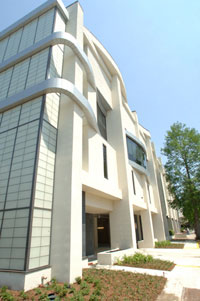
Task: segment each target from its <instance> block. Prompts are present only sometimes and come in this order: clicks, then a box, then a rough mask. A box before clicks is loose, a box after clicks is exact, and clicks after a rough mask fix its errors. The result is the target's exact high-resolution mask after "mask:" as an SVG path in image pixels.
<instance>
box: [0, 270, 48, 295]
mask: <svg viewBox="0 0 200 301" xmlns="http://www.w3.org/2000/svg"><path fill="white" fill-rule="evenodd" d="M50 280H51V268H47V269H44V270H40V271H34V272H30V273H28V274H25V273H23V272H0V287H2V286H4V285H6V286H8V288H10V289H12V290H24V291H28V290H31V289H33V288H35V287H37V286H38V285H40V284H42V283H43V284H45V283H46V282H48V281H50Z"/></svg>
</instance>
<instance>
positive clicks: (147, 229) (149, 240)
mask: <svg viewBox="0 0 200 301" xmlns="http://www.w3.org/2000/svg"><path fill="white" fill-rule="evenodd" d="M147 189H148V188H147V183H146V181H145V182H144V199H145V200H146V203H147V210H142V211H140V213H141V219H142V230H143V239H144V240H143V241H139V242H138V246H139V248H153V247H154V244H155V242H154V229H153V223H152V216H151V210H150V204H149V198H148V190H147Z"/></svg>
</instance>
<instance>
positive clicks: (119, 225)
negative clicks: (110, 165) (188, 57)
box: [0, 189, 179, 290]
mask: <svg viewBox="0 0 200 301" xmlns="http://www.w3.org/2000/svg"><path fill="white" fill-rule="evenodd" d="M88 190H89V189H88ZM79 209H80V208H79ZM80 212H81V214H82V229H80V228H78V227H80V220H79V218H80ZM80 212H74V215H73V216H74V220H73V221H71V223H73V224H72V226H71V229H69V228H68V229H67V222H68V220H67V218H66V219H62V216H61V214H60V215H59V214H58V213H57V212H56V211H55V216H53V218H54V219H53V223H52V235H53V237H52V241H51V256H50V264H49V265H48V266H45V267H43V268H42V267H41V268H40V269H32V270H31V271H29V272H26V273H24V272H19V271H5V270H4V271H0V286H2V285H8V286H9V287H12V288H13V289H25V290H28V289H31V288H34V287H36V286H38V285H39V284H41V283H44V282H45V281H47V280H50V279H51V278H52V277H56V278H57V279H58V280H59V281H68V282H71V281H73V280H74V279H75V277H77V276H80V275H81V273H82V267H83V265H84V264H85V265H87V263H88V261H92V260H94V259H97V257H98V256H97V255H98V254H99V253H101V252H105V251H109V252H112V250H113V249H114V250H115V251H116V249H117V250H119V251H122V253H123V254H126V250H127V252H129V251H131V252H134V250H136V249H138V248H153V247H154V244H155V241H160V240H165V239H166V236H165V230H164V226H163V223H162V219H163V217H162V215H161V213H159V212H155V210H154V211H151V210H150V208H142V207H141V208H140V207H139V206H138V205H137V206H134V204H130V203H129V202H128V201H126V200H120V199H117V198H112V196H111V197H110V196H109V195H105V194H104V195H103V194H101V193H100V192H97V193H96V194H95V193H94V191H92V192H91V191H87V189H85V190H83V191H82V210H81V211H80ZM123 213H124V214H123ZM53 214H54V213H53ZM68 218H70V217H68ZM55 221H57V223H55ZM168 222H169V223H170V222H171V224H169V228H171V226H173V229H174V230H175V231H178V230H179V224H178V221H168ZM58 225H60V227H62V228H59V227H58ZM65 225H66V228H65ZM59 229H60V230H59ZM62 231H63V232H62ZM67 231H69V233H67ZM70 231H71V232H70ZM55 235H56V238H57V236H58V237H59V236H60V240H59V244H55V241H56V238H55ZM62 235H63V236H62ZM62 237H63V239H62ZM72 240H73V241H72ZM70 242H72V243H71V244H70ZM56 250H57V251H56ZM59 250H61V251H59ZM56 252H59V253H56ZM63 252H66V253H67V252H68V254H69V256H71V257H70V260H68V262H65V258H67V256H66V254H64V253H63ZM69 265H70V267H69ZM60 266H61V267H62V269H61V267H60ZM71 269H72V270H73V277H72V278H70V277H69V274H68V272H67V271H69V270H71ZM62 271H64V272H65V275H64V276H63V273H62Z"/></svg>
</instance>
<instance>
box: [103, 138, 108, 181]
mask: <svg viewBox="0 0 200 301" xmlns="http://www.w3.org/2000/svg"><path fill="white" fill-rule="evenodd" d="M103 172H104V178H106V179H108V167H107V149H106V146H105V145H104V144H103Z"/></svg>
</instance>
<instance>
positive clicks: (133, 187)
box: [132, 171, 136, 194]
mask: <svg viewBox="0 0 200 301" xmlns="http://www.w3.org/2000/svg"><path fill="white" fill-rule="evenodd" d="M132 181H133V192H134V194H136V190H135V179H134V173H133V171H132Z"/></svg>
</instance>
